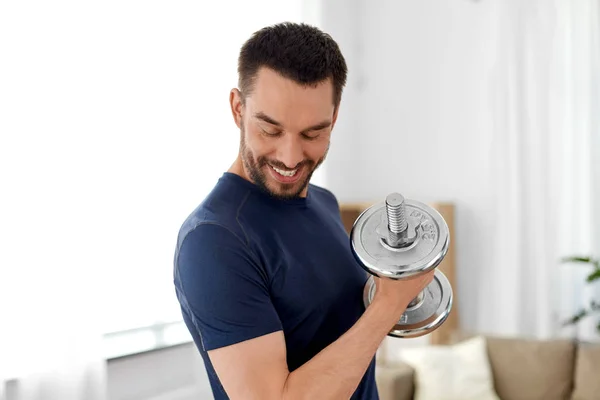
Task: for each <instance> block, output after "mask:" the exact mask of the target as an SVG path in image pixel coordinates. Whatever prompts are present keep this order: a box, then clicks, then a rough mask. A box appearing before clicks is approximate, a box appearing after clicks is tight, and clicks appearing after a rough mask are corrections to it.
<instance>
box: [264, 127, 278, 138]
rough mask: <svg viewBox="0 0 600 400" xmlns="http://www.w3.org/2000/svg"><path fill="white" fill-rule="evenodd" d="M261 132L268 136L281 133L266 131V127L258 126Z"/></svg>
mask: <svg viewBox="0 0 600 400" xmlns="http://www.w3.org/2000/svg"><path fill="white" fill-rule="evenodd" d="M260 130H261V132H262V133H263V134H264V135H265V136H268V137H277V136H279V135H281V131H268V130H266V129H263V128H260Z"/></svg>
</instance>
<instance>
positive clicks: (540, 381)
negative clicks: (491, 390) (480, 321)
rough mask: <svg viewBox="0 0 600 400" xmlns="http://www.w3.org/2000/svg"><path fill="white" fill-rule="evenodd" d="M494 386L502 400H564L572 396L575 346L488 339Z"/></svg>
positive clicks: (532, 341)
mask: <svg viewBox="0 0 600 400" xmlns="http://www.w3.org/2000/svg"><path fill="white" fill-rule="evenodd" d="M487 345H488V354H489V359H490V364H491V367H492V372H493V374H494V386H495V388H496V392H497V393H498V395H499V396H500V398H501V399H502V400H523V399H527V400H555V399H556V400H558V399H560V400H563V399H568V398H569V397H570V395H571V391H572V386H573V363H574V357H575V344H574V343H572V342H571V341H568V340H552V341H550V340H548V341H543V340H533V339H532V340H530V339H513V338H497V337H488V338H487Z"/></svg>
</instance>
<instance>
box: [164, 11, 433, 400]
mask: <svg viewBox="0 0 600 400" xmlns="http://www.w3.org/2000/svg"><path fill="white" fill-rule="evenodd" d="M238 72H239V82H238V88H236V89H233V90H232V91H231V94H230V108H231V112H232V116H233V120H234V122H235V124H236V125H237V126H238V128H239V131H240V146H239V154H238V157H237V158H236V159H235V161H234V162H233V164H232V166H231V168H230V169H229V170H228V171H226V172H224V173H223V175H222V177H221V178H220V179H219V181H218V182H217V183H216V185H215V187H214V188H213V190H212V191H211V192H210V193H209V194H208V196H207V197H206V198H205V199H204V201H203V202H202V203H201V204H200V205H199V206H198V207H197V208H196V209H195V210H194V211H193V212H192V213H191V214H190V216H189V217H188V218H187V219H186V221H184V223H183V225H182V227H181V229H180V232H179V235H178V238H177V247H176V251H175V259H174V264H175V265H174V283H175V289H176V294H177V298H178V300H179V302H180V304H181V311H182V315H183V319H184V321H185V323H186V325H187V327H188V329H189V331H190V333H191V335H192V337H193V339H194V342H195V343H196V346H197V347H198V350H199V351H200V353H201V355H202V357H203V360H204V363H205V366H206V370H207V372H208V377H209V380H210V384H211V387H212V390H213V394H214V397H215V399H219V400H220V399H244V400H249V399H261V400H271V399H311V400H312V399H348V398H352V399H363V400H364V399H369V400H372V399H377V398H378V393H377V387H376V385H375V353H376V351H377V349H378V347H379V345H380V344H381V342H382V340H383V339H384V338H385V336H386V334H387V333H388V332H389V330H390V329H391V328H392V326H393V325H394V324H395V323H396V322H397V321H398V319H399V318H400V316H401V315H402V313H403V312H404V311H405V309H406V307H407V305H408V303H409V302H410V301H411V300H412V299H413V298H414V297H415V296H416V295H417V294H418V293H419V292H420V291H421V290H422V289H424V288H425V287H426V286H427V284H428V283H429V282H431V279H432V277H433V272H431V273H429V274H427V275H424V276H421V277H419V278H415V279H413V280H408V281H392V280H377V291H376V294H375V296H374V299H373V301H372V303H371V305H370V307H369V308H368V309H367V310H365V308H364V306H363V303H362V291H363V288H364V285H365V283H366V280H367V274H366V272H364V270H363V269H362V268H361V267H360V266H359V265H358V264H357V262H356V260H355V259H354V257H353V256H352V253H351V250H350V243H349V238H348V235H347V234H346V232H345V230H344V226H343V224H342V221H341V218H340V213H339V205H338V201H337V199H336V197H335V196H334V195H333V194H332V193H331V192H330V191H329V190H327V189H325V188H322V187H318V186H316V185H313V184H311V183H310V179H311V176H312V174H313V172H314V171H315V170H316V169H317V168H318V167H319V165H321V164H322V163H323V161H324V160H325V157H326V155H327V152H328V150H329V144H330V138H331V134H332V131H333V128H334V126H335V123H336V120H337V117H338V111H339V108H340V104H341V98H342V90H343V87H344V85H345V83H346V75H347V67H346V62H345V60H344V57H343V56H342V54H341V52H340V49H339V48H338V45H337V44H336V42H335V41H334V40H333V39H332V38H331V37H330V36H329V35H327V34H325V33H324V32H322V31H320V30H319V29H317V28H314V27H311V26H308V25H304V24H293V23H284V24H278V25H275V26H270V27H266V28H264V29H262V30H260V31H258V32H256V33H255V34H254V35H252V37H250V39H248V41H247V42H246V43H245V44H244V45H243V47H242V49H241V52H240V55H239V61H238Z"/></svg>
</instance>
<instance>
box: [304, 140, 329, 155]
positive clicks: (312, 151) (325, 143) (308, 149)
mask: <svg viewBox="0 0 600 400" xmlns="http://www.w3.org/2000/svg"><path fill="white" fill-rule="evenodd" d="M304 149H305V150H304V151H305V154H306V156H307V157H308V158H310V159H311V160H314V161H316V160H319V159H321V158H323V157H324V156H325V154H326V153H327V150H328V149H329V137H326V138H322V139H319V140H316V141H314V142H308V143H307V144H306V145H305V146H304Z"/></svg>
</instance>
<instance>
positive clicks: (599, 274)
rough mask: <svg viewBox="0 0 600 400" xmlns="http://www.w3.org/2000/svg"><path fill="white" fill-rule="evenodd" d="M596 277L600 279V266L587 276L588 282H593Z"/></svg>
mask: <svg viewBox="0 0 600 400" xmlns="http://www.w3.org/2000/svg"><path fill="white" fill-rule="evenodd" d="M596 279H600V268H598V269H596V270H595V271H594V272H592V273H591V274H590V275H589V276H588V277H587V281H588V282H593V281H595V280H596Z"/></svg>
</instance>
